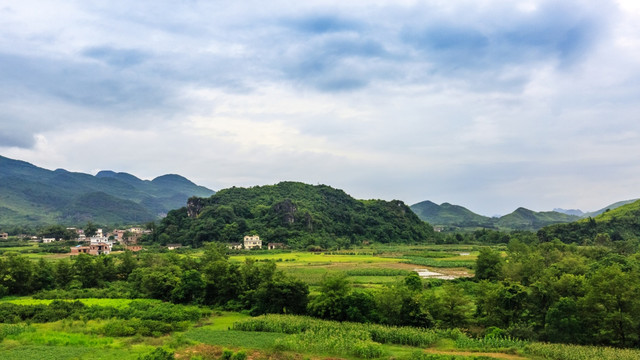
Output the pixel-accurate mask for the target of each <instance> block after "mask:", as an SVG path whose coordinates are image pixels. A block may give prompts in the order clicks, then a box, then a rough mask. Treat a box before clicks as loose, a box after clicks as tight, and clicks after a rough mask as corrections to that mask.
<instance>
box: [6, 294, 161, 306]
mask: <svg viewBox="0 0 640 360" xmlns="http://www.w3.org/2000/svg"><path fill="white" fill-rule="evenodd" d="M52 301H53V300H48V299H43V300H41V299H32V298H30V297H24V298H17V299H16V298H10V299H2V300H0V302H9V303H12V304H16V305H41V304H42V305H48V304H50V303H51V302H52ZM65 301H80V302H82V303H83V304H85V305H87V306H109V307H114V308H118V309H122V308H125V307H127V306H129V304H130V303H131V301H133V300H132V299H96V298H89V299H73V300H65ZM136 301H140V300H139V299H138V300H136ZM145 301H150V302H158V303H161V301H160V300H150V299H149V300H145Z"/></svg>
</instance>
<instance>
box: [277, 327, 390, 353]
mask: <svg viewBox="0 0 640 360" xmlns="http://www.w3.org/2000/svg"><path fill="white" fill-rule="evenodd" d="M275 348H276V349H277V350H289V351H296V352H303V353H315V354H329V355H337V356H344V355H348V356H354V357H357V358H363V359H372V358H378V357H381V356H382V355H384V354H385V351H384V349H383V347H382V345H380V344H378V343H375V342H373V341H372V340H371V334H370V333H369V332H367V331H365V330H355V329H343V328H332V329H328V328H318V329H309V330H307V331H305V332H303V333H299V334H294V335H290V336H287V337H285V338H281V339H278V340H276V343H275Z"/></svg>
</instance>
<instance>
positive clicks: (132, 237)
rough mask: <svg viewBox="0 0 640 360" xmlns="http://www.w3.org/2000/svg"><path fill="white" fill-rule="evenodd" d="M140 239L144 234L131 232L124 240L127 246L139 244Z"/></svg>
mask: <svg viewBox="0 0 640 360" xmlns="http://www.w3.org/2000/svg"><path fill="white" fill-rule="evenodd" d="M140 237H142V233H133V232H130V233H129V234H127V236H126V237H125V238H124V242H126V243H127V244H137V243H138V240H140Z"/></svg>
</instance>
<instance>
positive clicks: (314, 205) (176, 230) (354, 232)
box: [158, 182, 434, 248]
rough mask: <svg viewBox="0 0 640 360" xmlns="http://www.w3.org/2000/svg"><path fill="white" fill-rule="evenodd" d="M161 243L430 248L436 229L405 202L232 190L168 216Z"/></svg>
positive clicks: (293, 186)
mask: <svg viewBox="0 0 640 360" xmlns="http://www.w3.org/2000/svg"><path fill="white" fill-rule="evenodd" d="M158 232H159V236H158V241H160V242H161V243H167V242H172V243H173V242H180V243H182V244H191V245H194V246H200V245H201V244H202V243H203V242H206V241H218V242H241V241H242V239H243V237H244V236H245V235H250V234H257V235H259V236H260V238H261V239H262V240H263V244H264V245H266V243H268V242H280V243H285V244H288V245H289V246H292V247H296V248H303V247H308V246H314V245H316V246H320V247H323V248H326V247H328V246H335V245H338V246H340V245H341V244H344V245H347V244H349V243H360V242H362V241H376V242H384V243H388V242H405V243H417V242H429V241H433V237H434V232H433V228H432V227H431V226H430V225H429V224H427V223H425V222H423V221H422V220H420V219H419V218H418V217H417V216H416V215H415V214H414V213H413V212H412V211H411V209H410V208H409V207H408V206H407V205H405V204H404V203H403V202H402V201H397V200H394V201H383V200H356V199H354V198H352V197H351V196H349V195H347V194H346V193H345V192H344V191H342V190H338V189H334V188H331V187H329V186H326V185H317V186H314V185H307V184H303V183H298V182H281V183H279V184H277V185H268V186H257V187H252V188H236V187H233V188H230V189H224V190H220V191H219V192H217V193H216V194H215V195H213V196H211V197H210V198H206V199H203V198H191V199H189V202H188V206H187V207H184V208H181V209H179V210H174V211H171V212H169V214H168V215H167V217H166V218H165V219H163V220H162V222H161V224H160V225H159V227H158Z"/></svg>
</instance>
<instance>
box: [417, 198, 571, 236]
mask: <svg viewBox="0 0 640 360" xmlns="http://www.w3.org/2000/svg"><path fill="white" fill-rule="evenodd" d="M411 210H413V212H415V213H416V215H418V217H419V218H420V219H422V220H423V221H426V222H428V223H430V224H432V225H434V226H438V225H444V226H449V227H454V228H488V229H501V230H532V231H533V230H538V229H541V228H543V227H544V226H547V225H551V224H558V223H567V222H572V221H576V220H579V219H580V217H579V216H574V215H567V214H563V213H559V212H555V211H543V212H535V211H532V210H529V209H525V208H522V207H520V208H518V209H516V210H515V211H514V212H512V213H511V214H507V215H504V216H501V217H499V218H495V217H488V216H482V215H479V214H476V213H474V212H473V211H471V210H469V209H467V208H465V207H463V206H459V205H451V204H449V203H443V204H441V205H437V204H435V203H433V202H431V201H428V200H427V201H422V202H419V203H417V204H414V205H411Z"/></svg>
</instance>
